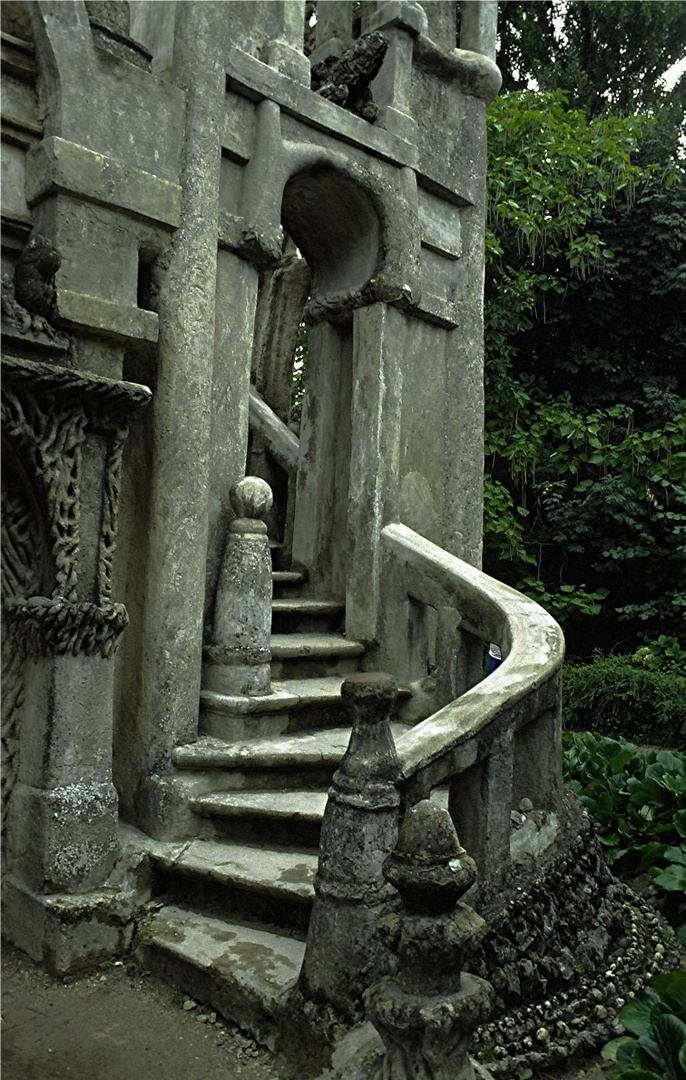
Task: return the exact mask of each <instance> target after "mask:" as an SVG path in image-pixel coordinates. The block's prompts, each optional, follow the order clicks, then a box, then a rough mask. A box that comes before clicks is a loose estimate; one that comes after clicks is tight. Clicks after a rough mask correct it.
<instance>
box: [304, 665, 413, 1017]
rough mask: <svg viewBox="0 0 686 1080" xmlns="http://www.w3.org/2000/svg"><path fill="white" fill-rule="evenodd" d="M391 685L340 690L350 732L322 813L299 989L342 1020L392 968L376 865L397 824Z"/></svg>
mask: <svg viewBox="0 0 686 1080" xmlns="http://www.w3.org/2000/svg"><path fill="white" fill-rule="evenodd" d="M396 689H397V688H396V685H395V683H394V681H393V679H392V678H391V676H390V675H385V674H382V673H363V674H360V675H351V676H350V677H349V678H347V679H346V680H345V682H344V683H343V686H342V688H341V694H342V695H343V700H344V702H345V705H346V709H347V711H348V713H349V715H350V719H351V721H352V726H353V730H352V734H351V736H350V743H349V745H348V749H347V750H346V752H345V756H344V757H343V760H342V761H341V764H340V766H339V768H338V770H337V772H336V773H335V774H334V778H333V786H332V788H331V790H330V791H329V800H328V803H327V805H326V810H325V811H324V820H323V823H322V832H321V841H320V848H319V868H318V870H317V876H316V877H315V881H314V890H315V900H314V907H313V910H312V918H311V919H310V928H309V934H308V938H307V950H306V953H305V960H304V962H303V969H302V972H301V976H300V990H301V992H302V993H303V995H304V996H305V997H306V998H311V999H313V1000H314V1001H317V1002H320V1003H323V1004H328V1005H332V1006H333V1007H334V1009H335V1010H336V1011H337V1012H338V1013H339V1014H340V1015H342V1016H344V1017H346V1018H347V1019H354V1018H356V1017H359V1014H360V1010H361V997H362V992H363V991H364V990H365V989H366V987H367V986H369V984H370V983H371V982H372V981H373V980H374V979H377V978H378V977H379V975H381V974H384V973H386V972H387V971H389V970H391V969H392V968H393V966H394V960H393V957H392V955H391V954H390V953H389V952H388V950H387V948H386V946H385V945H384V944H383V943H382V942H381V941H380V940H379V938H378V935H377V933H376V922H377V918H378V915H379V912H380V910H381V908H383V907H384V906H385V905H386V904H387V903H388V902H389V900H391V899H392V898H393V889H392V888H391V886H390V885H389V883H388V882H387V881H385V880H384V877H383V874H382V873H381V865H382V862H383V859H384V858H385V856H386V855H388V854H389V852H390V851H391V850H392V848H393V845H394V844H395V841H396V837H397V829H398V807H399V803H400V799H399V795H398V792H397V789H396V786H395V783H394V781H395V779H396V776H397V769H398V759H397V756H396V753H395V745H394V743H393V736H392V734H391V731H390V728H389V723H388V716H389V713H390V710H391V707H392V705H393V701H394V699H395V695H396Z"/></svg>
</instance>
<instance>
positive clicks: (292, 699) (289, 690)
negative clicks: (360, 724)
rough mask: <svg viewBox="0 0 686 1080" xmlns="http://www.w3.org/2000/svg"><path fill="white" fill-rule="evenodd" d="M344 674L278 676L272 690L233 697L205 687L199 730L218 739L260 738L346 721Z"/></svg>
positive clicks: (202, 693) (201, 700)
mask: <svg viewBox="0 0 686 1080" xmlns="http://www.w3.org/2000/svg"><path fill="white" fill-rule="evenodd" d="M343 678H344V676H342V675H338V676H337V675H331V676H324V677H322V678H310V679H288V680H281V681H279V680H275V681H273V682H272V689H271V693H270V694H261V695H259V696H257V697H247V696H245V697H243V696H241V697H237V696H236V697H234V696H230V695H228V694H217V693H214V692H213V691H211V690H203V691H202V692H201V694H200V704H201V712H200V730H201V732H202V733H203V734H204V735H212V736H214V737H215V738H217V739H227V740H229V741H234V740H236V739H246V738H261V737H264V736H268V735H281V734H283V733H284V732H287V731H299V730H303V729H309V728H313V727H324V726H326V725H331V724H332V725H336V724H341V723H343V722H344V710H343V699H342V698H341V684H342V682H343Z"/></svg>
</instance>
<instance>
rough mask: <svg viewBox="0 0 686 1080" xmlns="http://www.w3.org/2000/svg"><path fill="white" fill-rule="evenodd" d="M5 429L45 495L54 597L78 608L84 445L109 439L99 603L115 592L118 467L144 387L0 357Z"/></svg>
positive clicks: (144, 398)
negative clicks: (90, 439)
mask: <svg viewBox="0 0 686 1080" xmlns="http://www.w3.org/2000/svg"><path fill="white" fill-rule="evenodd" d="M3 376H4V377H3V387H2V412H3V424H4V427H5V431H6V433H7V435H8V436H9V438H10V439H11V440H12V441H13V442H14V444H15V445H16V447H17V450H18V451H20V454H21V457H22V459H23V460H24V461H25V462H28V464H29V467H30V469H31V471H32V472H33V474H34V477H35V479H36V481H37V488H38V490H39V491H41V490H42V491H44V493H45V498H46V502H47V506H46V512H47V518H48V527H49V531H50V537H51V543H52V556H53V561H54V574H55V588H54V592H53V595H54V596H56V597H58V596H62V597H66V599H68V600H70V601H72V602H74V603H76V602H77V601H78V589H77V580H76V555H77V552H78V547H79V504H80V473H81V458H82V449H83V444H84V442H85V440H86V438H87V436H88V434H89V433H90V432H95V433H97V434H100V435H104V436H105V437H106V439H107V457H106V462H105V471H104V476H103V515H102V527H101V533H100V537H99V541H98V573H97V599H98V600H99V601H101V602H102V603H103V604H106V603H107V602H108V601H109V600H110V597H111V594H112V561H113V557H114V551H115V546H116V533H117V520H118V513H119V496H120V489H121V464H122V454H123V450H124V444H125V442H126V438H127V435H128V430H129V423H130V420H131V416H132V414H133V412H134V410H135V409H136V408H138V407H140V406H141V405H145V404H147V403H148V401H149V400H150V397H151V393H150V391H149V390H148V388H147V387H146V386H140V385H138V384H137V383H126V382H119V381H115V380H114V379H105V378H101V377H93V376H87V375H84V374H82V373H80V372H75V371H71V370H68V369H66V368H58V367H55V366H53V365H51V364H45V363H40V362H35V361H29V360H24V359H20V358H17V357H6V358H5V359H4V360H3Z"/></svg>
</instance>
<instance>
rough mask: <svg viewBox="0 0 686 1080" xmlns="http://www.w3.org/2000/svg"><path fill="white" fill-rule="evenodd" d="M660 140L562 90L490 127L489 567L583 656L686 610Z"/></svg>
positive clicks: (672, 223)
mask: <svg viewBox="0 0 686 1080" xmlns="http://www.w3.org/2000/svg"><path fill="white" fill-rule="evenodd" d="M654 127H655V122H654V121H650V120H648V119H646V118H645V117H643V118H641V117H635V116H630V117H626V118H620V117H615V116H611V115H609V114H608V115H602V116H596V117H594V118H592V119H590V120H589V119H587V117H586V114H585V113H584V112H583V111H582V110H573V109H569V108H568V99H567V94H566V93H565V92H563V91H556V92H554V93H553V92H538V93H536V92H533V91H526V92H522V93H515V94H508V95H505V96H503V97H501V98H500V99H498V100H497V101H496V102H494V103H493V105H492V106H491V109H490V116H489V135H490V140H491V141H490V161H489V170H490V171H489V199H490V202H489V229H488V233H487V255H488V272H487V285H486V345H487V401H488V414H487V424H486V451H487V480H486V544H485V560H484V561H485V565H486V568H487V569H488V570H490V572H492V573H495V574H496V575H497V576H501V577H504V578H505V579H506V580H508V581H510V582H511V583H512V584H515V585H517V586H518V587H520V588H523V589H524V591H526V592H529V593H530V594H531V595H533V596H534V597H535V598H537V599H539V600H540V601H541V602H543V603H544V605H545V606H547V607H548V608H549V609H550V610H551V611H552V613H553V614H555V615H556V616H557V617H558V618H560V619H561V620H562V621H563V622H564V623H565V628H566V629H567V631H568V637H569V638H570V639H571V644H572V648H573V650H575V651H580V652H590V651H591V649H592V647H593V646H595V645H598V644H601V645H605V646H606V647H609V646H612V645H613V644H615V643H617V642H618V641H619V642H621V641H622V640H623V641H624V643H625V644H626V645H631V644H633V645H635V643H636V642H635V634H636V632H637V630H639V629H642V630H644V631H645V632H648V633H652V634H653V635H656V634H659V633H661V632H667V633H678V632H679V627H680V626H681V624H682V621H683V615H684V613H685V610H686V586H685V583H684V573H685V570H684V568H685V567H686V558H685V555H686V551H685V548H684V540H685V538H686V485H685V483H684V478H685V476H686V401H685V400H684V370H683V345H684V326H683V309H684V300H685V299H686V275H685V274H684V266H683V248H684V238H685V237H686V185H684V184H683V183H682V182H681V176H680V173H679V171H678V169H672V168H665V167H664V166H661V167H658V166H651V165H644V164H641V163H640V150H641V147H642V145H644V143H645V140H646V138H647V137H648V135H650V134H652V130H653V129H654ZM600 615H602V616H603V617H601V618H598V617H597V616H600ZM588 616H596V618H594V619H592V620H589V618H588ZM618 619H619V620H622V619H623V620H625V624H624V625H623V626H618V624H617V620H618Z"/></svg>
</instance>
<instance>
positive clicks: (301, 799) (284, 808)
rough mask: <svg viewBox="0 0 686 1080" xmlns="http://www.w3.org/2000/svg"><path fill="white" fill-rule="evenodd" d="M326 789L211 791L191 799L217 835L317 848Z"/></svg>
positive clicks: (194, 808)
mask: <svg viewBox="0 0 686 1080" xmlns="http://www.w3.org/2000/svg"><path fill="white" fill-rule="evenodd" d="M327 797H328V795H327V792H326V791H240V792H227V791H212V792H208V793H207V794H203V795H198V796H196V797H195V798H191V799H190V800H189V805H190V808H191V810H192V811H193V812H194V813H195V814H198V815H199V816H201V817H203V818H207V819H209V821H208V824H209V825H210V826H211V828H212V830H213V834H214V836H215V837H222V836H224V837H231V839H232V840H235V841H238V840H240V841H241V842H242V843H250V842H253V843H261V842H263V841H268V842H270V843H272V844H278V845H280V846H281V845H283V846H287V845H293V846H295V847H311V848H316V847H318V845H319V833H320V830H321V824H322V817H323V816H324V807H325V806H326V800H327Z"/></svg>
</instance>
